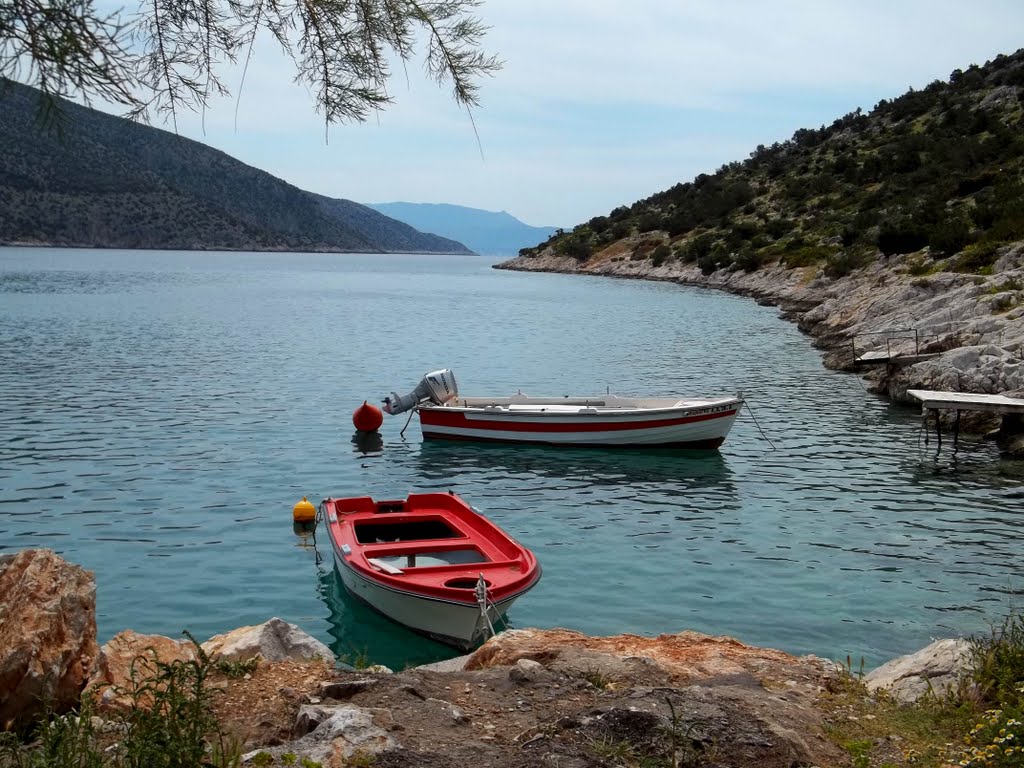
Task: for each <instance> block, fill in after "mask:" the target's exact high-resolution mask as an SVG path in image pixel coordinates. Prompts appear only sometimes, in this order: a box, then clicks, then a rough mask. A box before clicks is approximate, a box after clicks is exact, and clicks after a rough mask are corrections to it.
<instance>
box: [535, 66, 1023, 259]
mask: <svg viewBox="0 0 1024 768" xmlns="http://www.w3.org/2000/svg"><path fill="white" fill-rule="evenodd" d="M1022 90H1024V50H1022V51H1018V52H1017V53H1015V54H1013V55H1012V56H1000V57H998V58H997V59H996V60H995V61H992V62H989V63H987V64H986V65H985V66H984V67H978V66H971V67H968V68H967V69H966V70H962V71H961V70H957V71H955V72H953V73H952V75H950V77H949V80H948V81H946V82H943V81H940V80H936V81H935V82H933V83H932V84H931V85H929V86H928V87H926V88H925V89H923V90H920V91H914V90H911V91H908V92H907V93H905V94H903V95H902V96H899V97H898V98H894V99H892V100H891V101H888V100H883V101H881V102H879V104H878V105H877V106H876V107H875V108H874V109H873V110H872V111H871V112H870V113H864V112H863V111H862V110H860V109H856V110H855V111H853V112H850V113H849V114H847V115H845V116H843V117H841V118H839V119H837V120H836V121H835V122H833V123H832V124H831V125H828V126H824V125H823V126H821V127H820V128H818V129H814V128H808V129H801V130H798V131H797V132H796V133H795V134H793V138H792V139H790V140H789V141H786V142H782V143H776V144H774V145H772V146H770V147H766V146H759V147H757V149H756V150H755V151H754V152H753V153H751V156H750V157H749V158H748V159H747V160H745V161H743V162H733V163H729V164H728V165H724V166H722V167H721V168H719V169H718V171H716V172H715V173H713V174H710V175H709V174H701V175H700V176H698V177H697V178H696V179H694V180H693V181H690V182H686V183H680V184H677V185H676V186H674V187H672V188H671V189H668V190H665V191H663V192H659V193H657V194H654V195H652V196H651V197H649V198H647V199H645V200H639V201H637V202H636V203H634V204H633V205H632V206H630V207H628V208H627V207H625V206H623V207H620V208H617V209H615V210H614V211H611V212H610V213H609V214H608V215H607V216H597V217H595V218H593V219H591V220H590V221H589V222H586V223H585V224H580V225H579V226H577V227H575V228H574V229H573V230H572V231H570V232H565V233H561V234H556V235H554V236H553V237H551V238H550V239H548V240H547V241H546V242H545V243H543V244H541V245H539V246H537V247H534V248H528V249H524V250H523V251H521V252H520V254H521V255H522V256H525V257H530V256H536V255H539V254H541V253H544V252H553V253H555V254H558V255H564V256H569V257H572V258H575V259H577V260H579V261H586V260H588V259H589V258H590V257H591V256H593V255H594V254H596V253H599V252H600V251H602V250H603V249H605V248H608V247H609V246H611V245H612V244H614V243H616V242H618V241H621V240H623V239H624V238H627V237H636V236H638V235H644V234H647V235H649V236H648V237H646V238H642V239H641V240H640V241H639V242H637V243H636V247H635V248H633V249H632V252H631V257H632V258H646V259H650V260H651V261H653V262H654V265H655V266H658V265H660V264H662V263H664V262H666V261H672V260H674V261H678V262H681V263H693V264H696V265H697V266H698V267H699V268H700V269H701V271H702V272H703V273H704V274H711V273H712V272H715V271H716V270H719V269H727V270H730V271H739V270H742V271H746V272H751V271H755V270H757V269H760V268H761V267H763V266H765V265H768V264H776V263H780V262H781V263H782V264H784V265H786V266H789V267H803V266H808V265H818V266H821V267H822V268H823V269H824V270H825V272H826V273H827V274H828V275H830V276H833V277H839V276H841V275H844V274H847V273H848V272H850V271H852V270H853V269H857V268H859V267H863V266H866V265H867V264H869V263H871V262H873V261H876V260H878V259H880V258H884V257H886V256H892V255H896V254H911V253H913V254H918V258H917V259H916V260H915V266H914V268H915V269H916V270H917V271H918V272H920V273H925V272H927V271H930V270H932V269H934V268H936V267H938V266H942V267H944V268H947V269H951V270H954V271H959V272H982V271H984V270H986V269H989V268H990V267H991V265H992V264H993V263H994V262H995V260H996V258H997V251H998V249H999V247H1000V246H1001V245H1003V244H1005V243H1008V242H1013V241H1016V240H1020V239H1024V183H1022V172H1024V133H1022V131H1021V128H1022V123H1021V115H1022V106H1021V99H1020V96H1021V92H1022Z"/></svg>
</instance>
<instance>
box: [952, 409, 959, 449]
mask: <svg viewBox="0 0 1024 768" xmlns="http://www.w3.org/2000/svg"><path fill="white" fill-rule="evenodd" d="M959 439H960V409H959V408H957V409H956V424H954V425H953V450H954V451H955V450H956V444H957V441H958V440H959Z"/></svg>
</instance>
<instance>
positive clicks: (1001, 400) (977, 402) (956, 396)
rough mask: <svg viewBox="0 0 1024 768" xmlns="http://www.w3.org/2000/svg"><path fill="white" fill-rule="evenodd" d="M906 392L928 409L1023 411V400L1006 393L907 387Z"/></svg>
mask: <svg viewBox="0 0 1024 768" xmlns="http://www.w3.org/2000/svg"><path fill="white" fill-rule="evenodd" d="M907 394H908V395H910V396H911V397H913V398H916V399H918V400H920V401H921V406H922V407H923V408H928V409H930V410H956V411H996V412H998V413H1024V400H1021V399H1019V398H1016V397H1007V396H1006V395H980V394H975V393H973V392H938V391H932V390H928V389H909V390H907Z"/></svg>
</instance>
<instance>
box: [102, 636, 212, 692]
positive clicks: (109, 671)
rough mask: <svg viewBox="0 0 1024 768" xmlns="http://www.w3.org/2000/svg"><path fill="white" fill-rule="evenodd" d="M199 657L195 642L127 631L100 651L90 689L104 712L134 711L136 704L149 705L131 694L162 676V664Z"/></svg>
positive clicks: (115, 637) (114, 638) (112, 639)
mask: <svg viewBox="0 0 1024 768" xmlns="http://www.w3.org/2000/svg"><path fill="white" fill-rule="evenodd" d="M195 658H196V652H195V646H193V645H192V643H189V642H185V641H182V640H172V639H171V638H169V637H164V636H163V635H140V634H139V633H138V632H133V631H132V630H130V629H126V630H125V631H123V632H119V633H118V634H116V635H114V637H113V638H111V640H110V642H108V643H105V644H104V645H103V647H102V648H100V652H99V657H98V658H97V659H96V664H95V665H94V666H93V670H92V675H91V676H90V678H89V681H88V683H87V684H86V688H87V689H88V691H89V692H90V693H91V695H92V696H93V700H94V701H95V702H96V703H97V705H98V706H99V707H100V708H101V709H117V710H126V709H130V708H131V707H132V706H134V705H135V704H146V703H148V701H147V700H146V699H145V698H143V699H142V700H136V699H135V698H133V697H132V696H131V691H132V690H133V688H134V687H135V686H136V684H139V683H142V681H144V680H146V679H147V678H152V677H153V676H154V675H156V674H157V673H158V667H157V665H158V663H159V664H170V663H171V662H174V661H192V660H194V659H195Z"/></svg>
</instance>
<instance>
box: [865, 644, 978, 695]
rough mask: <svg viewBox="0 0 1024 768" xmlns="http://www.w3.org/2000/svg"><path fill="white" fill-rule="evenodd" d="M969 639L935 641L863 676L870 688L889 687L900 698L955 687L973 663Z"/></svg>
mask: <svg viewBox="0 0 1024 768" xmlns="http://www.w3.org/2000/svg"><path fill="white" fill-rule="evenodd" d="M970 651H971V644H970V642H969V641H967V640H953V639H947V640H936V641H935V642H934V643H932V644H931V645H928V646H926V647H924V648H922V649H921V650H920V651H917V652H916V653H908V654H907V655H906V656H899V657H897V658H895V659H893V660H892V661H890V662H887V663H885V664H883V665H882V666H880V667H878V668H877V669H874V670H872V671H871V672H869V673H868V674H867V675H865V676H864V684H865V685H866V686H867V687H868V690H872V691H874V690H878V689H880V688H881V689H885V690H888V691H889V693H891V694H892V695H893V696H894V697H895V698H896V699H898V700H899V701H905V702H911V701H917V700H918V699H919V698H921V697H922V696H924V695H925V694H927V693H929V692H932V693H935V694H937V695H939V696H941V695H943V694H944V693H945V692H946V691H947V690H948V689H950V688H954V687H955V686H956V685H957V684H959V682H960V681H961V679H962V678H963V675H964V674H965V673H966V672H967V670H968V667H969V664H970Z"/></svg>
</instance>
